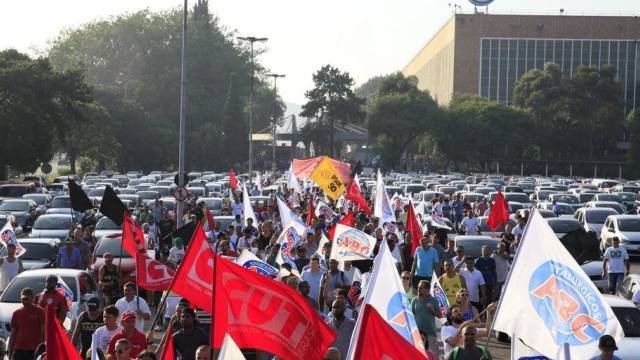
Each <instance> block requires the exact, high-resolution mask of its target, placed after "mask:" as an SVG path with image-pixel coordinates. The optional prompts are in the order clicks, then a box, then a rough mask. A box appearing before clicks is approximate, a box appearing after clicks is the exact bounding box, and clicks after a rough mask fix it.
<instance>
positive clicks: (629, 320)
mask: <svg viewBox="0 0 640 360" xmlns="http://www.w3.org/2000/svg"><path fill="white" fill-rule="evenodd" d="M611 310H613V313H614V314H615V315H616V317H617V318H618V321H619V322H620V325H622V331H624V336H625V337H632V338H637V337H640V310H639V309H638V308H635V307H612V308H611Z"/></svg>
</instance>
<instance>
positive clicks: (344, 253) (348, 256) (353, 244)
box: [331, 224, 376, 261]
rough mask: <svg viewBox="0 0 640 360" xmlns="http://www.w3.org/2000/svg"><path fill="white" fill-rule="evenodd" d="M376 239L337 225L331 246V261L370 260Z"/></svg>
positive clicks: (362, 232) (356, 230)
mask: <svg viewBox="0 0 640 360" xmlns="http://www.w3.org/2000/svg"><path fill="white" fill-rule="evenodd" d="M375 246H376V238H374V237H373V236H369V235H368V234H367V233H365V232H364V231H360V230H358V229H354V228H352V227H350V226H346V225H342V224H337V225H336V230H335V233H334V235H333V245H331V259H335V260H338V261H353V260H370V259H371V256H372V255H373V248H374V247H375Z"/></svg>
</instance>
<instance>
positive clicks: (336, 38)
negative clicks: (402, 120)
mask: <svg viewBox="0 0 640 360" xmlns="http://www.w3.org/2000/svg"><path fill="white" fill-rule="evenodd" d="M194 3H195V0H189V6H192V5H193V4H194ZM449 3H458V4H460V5H461V6H462V9H463V10H467V11H470V10H472V9H473V6H472V5H470V4H469V3H468V2H467V1H466V0H465V1H457V2H456V1H453V0H323V1H310V0H271V1H267V0H217V1H216V0H210V1H209V7H210V9H211V10H212V11H213V12H214V14H215V15H217V16H218V17H219V18H220V21H221V23H222V24H223V25H224V26H226V27H227V28H228V29H230V30H232V29H236V30H238V33H239V35H251V36H261V37H262V36H264V37H269V41H268V43H267V45H266V46H267V47H268V52H267V53H266V54H264V55H262V56H261V58H260V59H259V60H260V61H261V62H262V63H263V64H265V65H266V66H267V67H268V68H269V69H270V70H271V71H274V72H278V73H284V74H286V75H287V77H286V78H285V79H280V80H278V88H279V92H280V94H281V95H282V96H283V98H284V100H285V101H287V102H293V103H298V104H302V103H304V102H305V97H304V92H305V91H306V90H309V89H310V88H311V87H312V86H313V82H312V79H311V76H312V74H313V72H315V71H316V70H318V69H319V68H320V67H321V66H322V65H324V64H332V65H334V66H337V67H338V68H340V69H341V70H343V71H348V72H349V73H350V74H351V75H352V76H353V77H354V78H355V80H356V83H357V84H361V83H363V82H365V81H366V80H367V79H369V78H370V77H372V76H375V75H381V74H386V73H390V72H393V71H397V70H400V69H402V67H403V66H404V65H406V64H407V63H408V62H409V60H410V59H411V58H412V57H413V56H414V55H415V54H416V53H417V52H418V51H419V50H420V48H421V47H422V46H423V45H424V44H425V42H426V41H427V40H428V39H429V38H430V37H431V36H432V35H433V34H434V33H435V32H436V31H437V30H438V28H439V27H440V26H442V24H444V22H445V21H446V20H447V19H448V18H449V16H451V9H450V7H449ZM181 4H182V1H181V0H100V1H98V0H0V34H2V35H0V49H5V48H10V47H14V48H17V49H19V50H21V51H26V52H30V53H33V49H38V50H46V49H47V48H48V43H49V42H50V41H51V40H52V39H54V38H55V37H56V36H57V34H58V33H59V32H60V30H62V29H64V28H68V27H75V26H78V25H80V24H82V23H85V22H89V21H91V20H94V19H98V18H106V17H109V16H112V15H116V14H121V13H124V12H133V11H137V10H140V9H144V8H150V9H152V10H158V9H168V8H174V7H180V6H182V5H181ZM560 8H564V9H565V10H566V12H567V13H568V14H582V13H586V14H590V15H593V14H604V15H613V14H615V15H619V14H626V15H640V0H606V1H603V0H496V1H495V2H494V3H493V5H492V6H491V7H490V9H489V11H490V12H492V11H495V12H513V13H531V12H535V13H540V12H546V13H557V12H558V10H559V9H560ZM176 86H179V84H176Z"/></svg>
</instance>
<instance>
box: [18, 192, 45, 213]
mask: <svg viewBox="0 0 640 360" xmlns="http://www.w3.org/2000/svg"><path fill="white" fill-rule="evenodd" d="M22 198H23V199H29V200H33V201H34V202H35V203H36V205H38V211H39V212H40V214H44V212H45V211H47V208H48V207H49V203H50V202H51V195H49V194H36V193H33V194H24V195H22Z"/></svg>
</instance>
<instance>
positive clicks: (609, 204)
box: [584, 201, 627, 214]
mask: <svg viewBox="0 0 640 360" xmlns="http://www.w3.org/2000/svg"><path fill="white" fill-rule="evenodd" d="M584 207H586V208H609V209H613V210H615V211H616V212H617V213H618V214H626V213H627V210H626V209H625V207H624V206H622V204H620V203H618V202H615V201H589V202H588V203H586V204H584Z"/></svg>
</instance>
